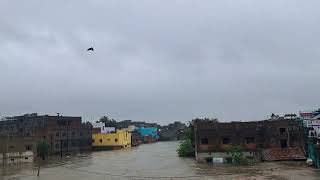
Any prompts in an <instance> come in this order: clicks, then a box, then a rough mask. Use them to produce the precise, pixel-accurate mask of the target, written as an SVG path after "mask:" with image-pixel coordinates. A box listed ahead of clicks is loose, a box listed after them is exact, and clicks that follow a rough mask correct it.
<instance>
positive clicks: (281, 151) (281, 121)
mask: <svg viewBox="0 0 320 180" xmlns="http://www.w3.org/2000/svg"><path fill="white" fill-rule="evenodd" d="M193 125H194V131H195V148H196V159H197V160H198V161H199V162H205V161H212V160H213V159H212V158H221V159H223V161H228V159H230V155H229V154H228V153H226V149H227V148H228V147H230V146H241V147H243V149H244V155H245V156H251V157H254V158H256V159H258V160H293V159H305V152H304V150H305V137H304V131H303V127H300V126H299V123H298V122H296V121H295V118H284V117H282V118H277V119H273V120H271V119H270V120H264V121H254V122H228V123H219V122H214V121H203V120H195V121H193Z"/></svg>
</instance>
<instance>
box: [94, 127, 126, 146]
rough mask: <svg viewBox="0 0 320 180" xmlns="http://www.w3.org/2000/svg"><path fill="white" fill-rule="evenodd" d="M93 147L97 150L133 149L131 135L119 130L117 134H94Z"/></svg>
mask: <svg viewBox="0 0 320 180" xmlns="http://www.w3.org/2000/svg"><path fill="white" fill-rule="evenodd" d="M92 147H93V148H94V149H96V150H99V149H121V148H126V147H131V133H129V132H128V131H125V130H117V131H116V132H115V133H106V134H92Z"/></svg>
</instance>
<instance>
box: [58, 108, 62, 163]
mask: <svg viewBox="0 0 320 180" xmlns="http://www.w3.org/2000/svg"><path fill="white" fill-rule="evenodd" d="M57 114H58V126H59V138H60V159H62V139H61V121H60V113H57Z"/></svg>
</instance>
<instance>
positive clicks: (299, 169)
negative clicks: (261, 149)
mask: <svg viewBox="0 0 320 180" xmlns="http://www.w3.org/2000/svg"><path fill="white" fill-rule="evenodd" d="M178 145H179V142H158V143H154V144H145V145H141V146H139V147H133V148H128V149H122V150H115V151H100V152H93V153H90V154H86V155H81V156H80V155H79V156H75V157H70V158H64V159H63V160H62V161H61V160H60V159H59V158H58V159H56V160H54V159H53V160H51V161H50V162H49V163H48V164H47V165H45V166H44V167H42V168H41V171H40V177H37V176H36V173H37V168H36V165H35V164H30V163H29V164H20V165H15V166H12V165H11V166H5V167H3V166H0V179H3V180H35V179H36V180H60V179H68V180H95V179H97V180H98V179H99V180H103V179H106V180H107V179H119V180H126V179H208V180H209V179H279V180H283V179H297V180H300V179H303V180H308V179H310V180H313V179H318V180H319V179H320V171H319V170H315V169H312V168H308V167H305V165H304V162H281V163H280V162H276V163H275V162H272V163H259V164H257V165H255V166H249V167H239V166H232V165H208V164H198V163H196V162H195V160H194V159H190V158H179V157H178V156H177V153H176V149H177V147H178Z"/></svg>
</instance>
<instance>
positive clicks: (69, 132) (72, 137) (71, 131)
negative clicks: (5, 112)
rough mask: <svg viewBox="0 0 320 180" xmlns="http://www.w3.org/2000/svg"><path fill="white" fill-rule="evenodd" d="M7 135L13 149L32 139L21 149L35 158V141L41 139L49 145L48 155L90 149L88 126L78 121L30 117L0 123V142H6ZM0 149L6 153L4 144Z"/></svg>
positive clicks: (53, 117) (79, 119) (68, 118)
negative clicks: (29, 150) (2, 140)
mask: <svg viewBox="0 0 320 180" xmlns="http://www.w3.org/2000/svg"><path fill="white" fill-rule="evenodd" d="M8 135H9V137H10V139H12V140H10V143H11V144H12V146H13V147H18V146H19V144H20V143H21V141H22V142H27V141H26V140H27V139H32V142H30V146H26V147H25V148H27V147H28V148H30V149H31V151H33V153H34V154H35V151H36V143H37V141H38V140H40V139H45V140H47V141H48V143H49V145H50V149H49V153H50V154H63V155H65V154H70V153H78V152H84V151H88V150H90V149H91V136H92V125H91V123H83V122H82V121H81V117H71V116H61V115H57V116H49V115H42V116H39V115H38V114H36V113H33V114H26V115H23V116H14V117H7V118H5V119H4V120H2V121H0V138H2V139H6V138H7V136H8ZM17 139H22V140H17ZM0 149H7V148H6V144H3V143H0ZM9 149H10V148H9ZM13 152H14V151H13Z"/></svg>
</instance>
